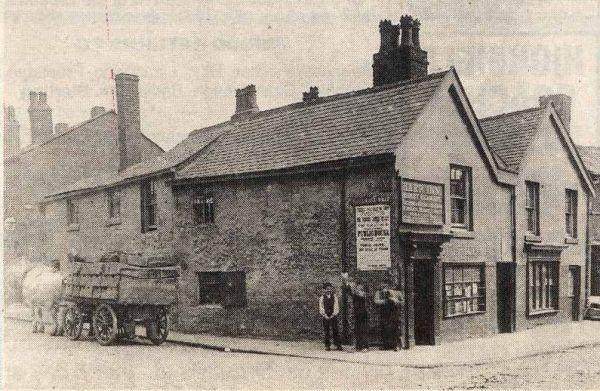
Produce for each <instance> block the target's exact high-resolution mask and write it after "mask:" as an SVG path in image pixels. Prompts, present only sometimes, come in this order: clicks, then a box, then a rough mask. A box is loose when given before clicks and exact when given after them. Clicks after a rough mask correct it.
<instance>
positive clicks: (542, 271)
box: [527, 261, 558, 313]
mask: <svg viewBox="0 0 600 391" xmlns="http://www.w3.org/2000/svg"><path fill="white" fill-rule="evenodd" d="M527 279H528V286H529V291H528V292H529V313H536V312H543V311H548V310H558V262H554V261H552V262H551V261H529V263H528V268H527Z"/></svg>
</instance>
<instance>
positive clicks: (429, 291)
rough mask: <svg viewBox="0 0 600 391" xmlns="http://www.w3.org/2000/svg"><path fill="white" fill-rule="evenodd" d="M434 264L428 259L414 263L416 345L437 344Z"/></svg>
mask: <svg viewBox="0 0 600 391" xmlns="http://www.w3.org/2000/svg"><path fill="white" fill-rule="evenodd" d="M433 265H434V263H433V262H428V261H417V262H415V263H414V287H415V290H414V293H415V295H414V302H415V344H416V345H434V344H435V329H434V309H433V304H434V301H433V293H434V289H435V288H434V280H433V273H434V268H433Z"/></svg>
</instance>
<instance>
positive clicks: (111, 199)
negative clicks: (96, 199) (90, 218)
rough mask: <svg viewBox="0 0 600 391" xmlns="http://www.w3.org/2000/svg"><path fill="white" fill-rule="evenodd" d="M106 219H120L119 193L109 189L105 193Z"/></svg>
mask: <svg viewBox="0 0 600 391" xmlns="http://www.w3.org/2000/svg"><path fill="white" fill-rule="evenodd" d="M107 201H108V218H109V219H111V220H117V219H119V218H120V217H121V192H120V191H119V190H117V189H110V190H109V191H108V193H107Z"/></svg>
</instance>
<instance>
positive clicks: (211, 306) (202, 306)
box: [195, 304, 225, 310]
mask: <svg viewBox="0 0 600 391" xmlns="http://www.w3.org/2000/svg"><path fill="white" fill-rule="evenodd" d="M195 308H197V309H211V310H222V309H223V308H225V307H223V306H222V305H221V304H196V306H195Z"/></svg>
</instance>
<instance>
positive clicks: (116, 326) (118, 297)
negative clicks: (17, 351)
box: [63, 261, 179, 345]
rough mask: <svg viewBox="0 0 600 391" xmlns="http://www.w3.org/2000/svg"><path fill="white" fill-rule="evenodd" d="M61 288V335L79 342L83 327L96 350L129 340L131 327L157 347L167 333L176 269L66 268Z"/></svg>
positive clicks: (132, 332) (105, 265) (111, 264)
mask: <svg viewBox="0 0 600 391" xmlns="http://www.w3.org/2000/svg"><path fill="white" fill-rule="evenodd" d="M70 267H71V271H70V273H69V275H68V276H67V277H66V278H65V280H64V283H63V289H64V290H63V297H64V303H65V305H66V306H67V308H66V311H65V317H64V330H65V334H66V335H67V336H68V337H69V338H71V339H73V340H76V339H79V338H80V337H81V334H82V331H83V326H84V324H85V323H88V324H89V325H90V335H91V334H93V335H94V336H95V338H96V340H97V341H98V342H99V343H100V344H101V345H110V344H112V343H113V342H115V341H116V340H118V339H133V338H134V337H135V327H136V325H142V326H145V328H146V336H147V337H148V339H150V341H152V343H154V344H156V345H159V344H161V343H162V342H164V341H165V339H166V338H167V334H168V331H169V317H168V310H169V307H170V306H171V305H172V304H174V303H175V302H176V301H177V283H178V278H179V271H178V268H176V267H173V266H166V267H165V266H163V267H141V266H135V265H130V264H127V263H124V262H80V261H75V262H71V264H70Z"/></svg>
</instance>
